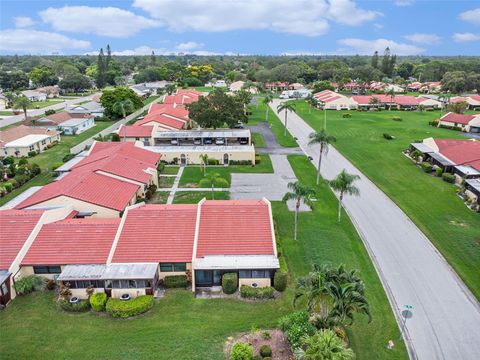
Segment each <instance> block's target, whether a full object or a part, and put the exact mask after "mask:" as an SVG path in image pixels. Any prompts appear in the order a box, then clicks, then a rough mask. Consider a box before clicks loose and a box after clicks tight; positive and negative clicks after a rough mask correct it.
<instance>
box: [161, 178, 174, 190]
mask: <svg viewBox="0 0 480 360" xmlns="http://www.w3.org/2000/svg"><path fill="white" fill-rule="evenodd" d="M174 182H175V176H159V177H158V187H159V188H171V187H172V186H173V183H174Z"/></svg>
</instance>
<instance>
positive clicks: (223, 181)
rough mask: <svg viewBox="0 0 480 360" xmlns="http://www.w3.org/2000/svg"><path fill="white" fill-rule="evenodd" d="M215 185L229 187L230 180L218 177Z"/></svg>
mask: <svg viewBox="0 0 480 360" xmlns="http://www.w3.org/2000/svg"><path fill="white" fill-rule="evenodd" d="M215 187H217V188H227V187H228V181H227V180H226V179H224V178H217V180H216V181H215Z"/></svg>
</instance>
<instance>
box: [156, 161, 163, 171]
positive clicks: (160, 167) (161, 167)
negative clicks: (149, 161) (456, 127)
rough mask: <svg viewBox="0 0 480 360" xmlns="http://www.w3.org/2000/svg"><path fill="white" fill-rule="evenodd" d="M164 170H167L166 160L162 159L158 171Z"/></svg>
mask: <svg viewBox="0 0 480 360" xmlns="http://www.w3.org/2000/svg"><path fill="white" fill-rule="evenodd" d="M163 170H165V162H164V161H160V162H159V163H158V166H157V171H158V172H159V173H161V172H163Z"/></svg>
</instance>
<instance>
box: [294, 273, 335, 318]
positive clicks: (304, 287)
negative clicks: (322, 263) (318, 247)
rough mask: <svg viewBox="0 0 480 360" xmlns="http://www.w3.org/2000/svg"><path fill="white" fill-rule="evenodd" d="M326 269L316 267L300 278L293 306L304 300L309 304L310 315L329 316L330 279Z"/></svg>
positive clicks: (296, 286)
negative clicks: (327, 301) (327, 302)
mask: <svg viewBox="0 0 480 360" xmlns="http://www.w3.org/2000/svg"><path fill="white" fill-rule="evenodd" d="M326 275H327V272H326V267H322V268H320V267H319V266H318V265H314V268H313V270H312V271H311V272H309V273H308V274H307V275H305V276H302V277H298V278H297V283H296V285H295V296H294V298H293V306H295V305H296V304H297V301H298V300H299V299H301V298H304V299H305V301H306V303H307V310H308V312H309V313H315V314H323V315H325V316H326V315H327V313H328V308H327V304H326V300H327V295H328V289H329V287H330V286H329V284H328V279H327V276H326Z"/></svg>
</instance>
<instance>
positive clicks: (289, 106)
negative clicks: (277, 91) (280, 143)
mask: <svg viewBox="0 0 480 360" xmlns="http://www.w3.org/2000/svg"><path fill="white" fill-rule="evenodd" d="M280 111H285V123H284V125H285V129H284V131H283V136H287V120H288V119H287V117H288V112H289V111H292V112H295V104H294V103H291V102H284V103H281V104H279V105H278V106H277V112H280Z"/></svg>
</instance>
